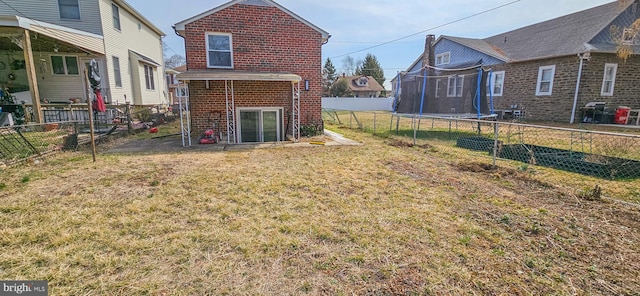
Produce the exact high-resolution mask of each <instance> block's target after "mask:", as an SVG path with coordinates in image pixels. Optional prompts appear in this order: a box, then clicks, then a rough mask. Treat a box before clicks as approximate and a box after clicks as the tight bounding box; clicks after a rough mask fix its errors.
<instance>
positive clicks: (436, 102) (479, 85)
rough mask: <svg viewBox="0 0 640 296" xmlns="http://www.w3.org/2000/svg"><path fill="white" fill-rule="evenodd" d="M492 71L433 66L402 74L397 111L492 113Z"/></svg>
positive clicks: (418, 112) (397, 96)
mask: <svg viewBox="0 0 640 296" xmlns="http://www.w3.org/2000/svg"><path fill="white" fill-rule="evenodd" d="M425 74H426V75H425ZM489 74H490V73H489V72H487V71H483V70H482V68H480V67H475V68H469V69H455V70H448V69H436V68H431V69H428V70H426V71H425V70H421V71H416V72H413V73H403V74H400V75H399V76H400V77H399V78H400V79H399V82H398V84H399V87H398V89H399V91H398V93H397V94H396V98H397V103H396V106H395V112H397V113H403V114H442V115H445V114H449V115H460V114H470V115H478V116H480V115H488V114H491V113H493V112H492V108H491V102H490V101H492V98H490V97H489V96H487V88H488V85H487V77H491V76H490V75H489ZM425 78H426V79H425Z"/></svg>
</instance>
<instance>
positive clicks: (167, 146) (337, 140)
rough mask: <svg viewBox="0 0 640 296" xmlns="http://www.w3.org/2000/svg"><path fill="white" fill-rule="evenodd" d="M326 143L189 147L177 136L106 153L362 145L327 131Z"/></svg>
mask: <svg viewBox="0 0 640 296" xmlns="http://www.w3.org/2000/svg"><path fill="white" fill-rule="evenodd" d="M324 133H325V136H327V138H329V139H330V140H328V141H326V140H325V141H317V142H313V141H311V142H299V143H293V142H289V141H286V142H273V143H246V144H233V145H229V144H226V143H219V144H198V139H197V138H192V139H191V146H190V147H183V146H182V138H181V137H180V136H179V135H178V136H168V137H159V138H152V139H144V140H132V141H129V142H127V143H124V144H122V145H119V146H117V147H114V148H112V149H109V150H108V151H106V152H107V153H157V152H188V151H194V152H195V151H233V150H245V149H261V148H278V147H286V148H295V147H313V146H356V145H362V143H360V142H357V141H354V140H351V139H347V138H345V137H344V136H342V135H341V134H338V133H336V132H332V131H329V130H325V131H324Z"/></svg>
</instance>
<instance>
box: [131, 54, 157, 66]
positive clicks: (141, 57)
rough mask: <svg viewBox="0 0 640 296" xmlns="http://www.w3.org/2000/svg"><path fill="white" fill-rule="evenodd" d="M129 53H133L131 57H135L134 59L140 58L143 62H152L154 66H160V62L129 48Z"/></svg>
mask: <svg viewBox="0 0 640 296" xmlns="http://www.w3.org/2000/svg"><path fill="white" fill-rule="evenodd" d="M129 55H131V57H133V58H134V59H136V60H138V61H139V62H143V63H147V64H151V65H153V66H156V67H160V64H158V63H157V62H156V61H154V60H152V59H151V58H149V57H147V56H145V55H142V54H139V53H137V52H135V51H133V50H129Z"/></svg>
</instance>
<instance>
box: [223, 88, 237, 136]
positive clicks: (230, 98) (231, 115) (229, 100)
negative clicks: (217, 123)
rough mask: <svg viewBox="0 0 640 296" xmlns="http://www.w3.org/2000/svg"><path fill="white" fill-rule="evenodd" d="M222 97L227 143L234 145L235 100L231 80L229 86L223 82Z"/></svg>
mask: <svg viewBox="0 0 640 296" xmlns="http://www.w3.org/2000/svg"><path fill="white" fill-rule="evenodd" d="M224 95H225V99H226V106H227V143H228V144H235V143H236V112H235V109H236V99H235V93H234V88H233V80H231V85H229V81H228V80H225V81H224Z"/></svg>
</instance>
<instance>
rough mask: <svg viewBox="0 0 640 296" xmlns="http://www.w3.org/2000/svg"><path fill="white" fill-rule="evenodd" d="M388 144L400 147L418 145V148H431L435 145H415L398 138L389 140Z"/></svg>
mask: <svg viewBox="0 0 640 296" xmlns="http://www.w3.org/2000/svg"><path fill="white" fill-rule="evenodd" d="M387 144H388V145H389V146H393V147H398V148H412V147H418V148H423V149H429V148H432V147H433V146H432V145H429V144H422V145H414V144H413V143H411V142H407V141H402V140H398V139H392V140H390V141H389V142H387Z"/></svg>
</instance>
